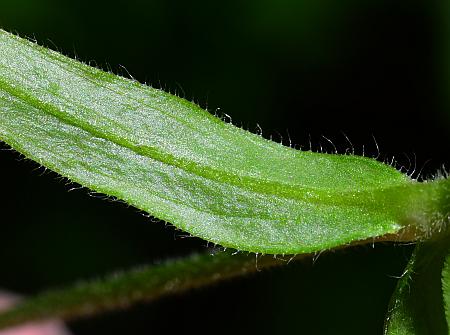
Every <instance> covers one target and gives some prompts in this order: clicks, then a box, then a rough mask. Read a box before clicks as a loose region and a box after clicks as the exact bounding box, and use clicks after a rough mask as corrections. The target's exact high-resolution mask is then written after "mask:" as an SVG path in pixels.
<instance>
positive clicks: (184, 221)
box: [0, 31, 448, 254]
mask: <svg viewBox="0 0 450 335" xmlns="http://www.w3.org/2000/svg"><path fill="white" fill-rule="evenodd" d="M0 139H1V140H3V141H5V142H6V143H8V144H9V145H11V147H13V148H14V149H16V150H17V151H19V152H21V153H23V154H24V155H25V156H26V157H28V158H31V159H33V160H35V161H37V162H38V163H39V164H42V165H44V166H45V167H48V168H50V169H52V170H54V171H56V172H58V173H60V174H61V175H62V176H64V177H67V178H69V179H70V180H71V181H74V182H77V183H80V184H81V185H83V186H86V187H88V188H90V189H93V190H96V191H99V192H102V193H105V194H107V195H110V196H114V197H117V198H118V199H121V200H124V201H126V202H127V203H129V204H131V205H134V206H136V207H137V208H139V209H142V210H144V211H146V212H148V213H150V214H152V215H154V216H156V217H157V218H159V219H162V220H165V221H168V222H170V223H173V224H174V225H176V226H177V227H178V228H180V229H183V230H185V231H187V232H189V233H191V234H193V235H195V236H199V237H202V238H204V239H206V240H208V241H211V242H213V243H218V244H221V245H223V246H226V247H232V248H236V249H240V250H246V251H252V252H259V253H274V254H280V253H282V254H289V253H294V254H295V253H307V252H314V251H319V250H323V249H327V248H332V247H336V246H340V245H343V244H347V243H350V242H353V241H358V240H364V239H372V238H376V237H378V236H382V235H385V234H396V233H398V232H399V231H400V230H401V229H402V228H403V227H405V226H407V225H414V229H412V230H409V233H410V232H412V234H413V235H410V234H409V233H406V235H405V236H400V237H399V236H394V237H389V238H393V239H399V238H404V239H406V240H411V239H414V238H416V234H417V233H419V234H424V233H428V232H429V230H430V229H431V228H433V227H432V226H433V225H434V224H435V223H440V218H441V217H442V216H445V215H446V212H442V208H441V207H442V206H441V200H442V196H443V193H442V192H443V190H445V189H446V187H447V186H448V182H447V181H438V182H435V183H426V184H422V183H417V182H415V181H414V180H411V179H410V178H408V177H407V176H405V175H403V174H401V173H400V172H398V171H397V170H395V169H394V168H392V167H391V166H388V165H385V164H381V163H379V162H377V161H376V160H374V159H371V158H365V157H358V156H354V155H331V154H322V153H312V152H305V151H298V150H294V149H291V148H287V147H283V146H282V145H280V144H278V143H274V142H271V141H268V140H265V139H263V138H262V137H261V136H258V135H256V134H252V133H249V132H247V131H244V130H242V129H240V128H237V127H234V126H233V125H231V124H228V123H225V122H223V121H221V120H220V119H218V118H217V117H214V116H212V115H210V114H209V113H207V112H205V111H204V110H202V109H201V108H199V107H198V106H197V105H195V104H193V103H190V102H188V101H186V100H183V99H180V98H178V97H175V96H173V95H170V94H168V93H165V92H163V91H161V90H157V89H153V88H150V87H147V86H144V85H141V84H139V83H137V82H135V81H133V80H127V79H124V78H122V77H118V76H115V75H113V74H111V73H106V72H103V71H100V70H98V69H96V68H92V67H89V66H87V65H85V64H82V63H80V62H77V61H75V60H71V59H69V58H67V57H64V56H62V55H60V54H58V53H56V52H53V51H51V50H48V49H45V48H42V47H40V46H38V45H36V44H33V43H30V42H28V41H26V40H24V39H21V38H19V37H17V36H14V35H12V34H9V33H7V32H5V31H0ZM446 185H447V186H446ZM446 191H448V187H447V190H446ZM445 210H447V209H445ZM438 226H439V225H438Z"/></svg>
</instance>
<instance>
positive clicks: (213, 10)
mask: <svg viewBox="0 0 450 335" xmlns="http://www.w3.org/2000/svg"><path fill="white" fill-rule="evenodd" d="M447 11H448V8H444V5H443V4H442V3H441V2H438V1H427V2H425V1H406V0H405V1H400V0H399V1H387V0H386V1H382V0H378V1H375V0H373V1H372V0H365V1H352V0H339V1H338V0H333V1H332V0H323V1H317V0H316V1H312V0H311V1H288V0H278V1H268V0H259V1H257V0H246V1H226V2H215V1H175V0H172V1H163V0H158V1H137V0H129V1H117V2H115V3H113V2H108V1H86V0H80V1H57V0H2V1H1V2H0V27H2V28H3V29H6V30H8V31H12V32H17V33H19V34H20V35H21V36H28V37H31V38H35V39H37V40H38V41H39V43H40V44H43V45H46V46H48V47H50V48H53V49H56V50H59V51H61V52H63V53H64V54H66V55H69V56H71V57H75V56H76V57H78V58H79V59H81V60H84V61H87V62H88V61H90V62H91V64H96V65H97V66H99V67H101V68H104V69H112V70H113V71H114V72H116V73H119V74H123V75H124V76H128V73H130V74H131V75H132V76H133V77H134V78H136V79H138V80H139V81H142V82H147V83H149V84H151V85H153V86H155V87H162V88H164V89H166V90H168V91H171V92H173V93H177V94H179V95H181V96H183V97H185V98H187V99H189V100H194V101H196V102H197V103H199V104H200V105H201V106H202V107H204V108H207V109H208V110H209V111H210V112H211V113H218V114H220V113H226V114H229V115H231V116H232V119H233V123H234V124H236V125H239V126H241V125H242V126H243V127H244V128H246V129H249V130H250V131H255V130H256V128H257V124H259V125H260V126H261V128H262V129H263V136H265V137H269V136H270V135H273V137H274V139H275V140H277V141H281V140H282V139H283V141H284V143H285V144H286V145H287V144H288V143H289V140H288V138H289V137H290V139H291V141H292V142H293V143H295V144H297V146H298V147H302V148H304V149H309V142H310V140H309V139H310V138H311V143H312V149H313V150H315V151H317V150H320V148H321V147H322V150H325V151H332V150H333V147H332V146H331V145H330V144H329V143H328V142H327V141H326V140H325V139H324V138H323V137H322V136H325V137H327V138H329V139H331V140H332V141H333V142H334V144H335V145H336V146H337V148H338V150H339V151H340V152H345V150H346V149H348V148H349V143H348V142H347V141H346V139H345V136H344V135H343V134H344V133H345V134H346V135H347V136H348V138H349V139H350V140H351V142H352V143H353V146H354V149H355V151H356V152H357V153H362V147H363V146H364V148H365V149H364V150H365V154H366V155H372V156H377V155H378V152H377V149H376V145H375V141H374V139H373V137H375V138H376V141H377V143H378V145H379V148H380V153H381V155H380V158H379V159H380V160H387V161H391V159H392V157H394V159H395V161H397V167H398V168H400V166H404V167H405V169H409V172H412V171H413V170H414V166H415V167H416V169H415V171H416V172H415V174H414V175H413V177H415V178H417V177H418V172H419V171H421V172H422V174H421V175H422V176H425V177H427V176H430V175H432V174H433V173H435V172H436V170H437V169H438V168H440V167H441V166H442V165H443V164H447V166H449V163H450V162H449V146H448V143H449V139H450V132H449V130H450V111H449V99H448V93H447V92H448V88H449V87H448V86H449V85H448V79H449V78H450V76H449V73H450V71H449V70H448V68H449V66H448V65H449V61H448V59H449V57H448V56H449V52H448V51H449V49H448V39H449V37H450V35H449V34H448V31H450V30H448V26H447V21H448V17H446V13H447ZM124 68H126V70H124ZM3 148H6V146H3ZM0 183H1V192H0V210H1V214H2V217H1V221H0V264H1V268H0V287H2V288H4V289H7V290H11V291H15V292H18V293H22V294H33V293H35V292H38V291H40V290H42V289H46V288H49V287H55V286H56V287H59V286H62V285H64V284H68V283H72V282H74V281H76V280H80V279H89V278H96V277H98V276H100V275H103V274H107V273H110V272H112V271H115V270H120V269H126V268H130V267H133V266H136V265H140V264H151V263H154V262H155V261H157V260H161V259H165V258H168V257H176V256H183V255H187V254H189V253H190V252H192V251H206V246H205V245H206V243H205V242H204V241H201V240H198V239H194V238H189V239H183V238H181V236H182V234H180V233H178V232H176V231H175V230H174V229H172V228H170V227H165V226H164V225H162V224H154V223H151V222H150V221H149V219H148V218H146V217H144V216H143V215H142V213H140V212H139V211H138V210H135V209H133V208H127V207H126V206H125V205H123V204H120V203H111V202H107V201H105V200H102V199H101V198H96V197H92V196H89V195H88V193H87V192H86V191H84V190H79V191H72V192H68V190H69V189H70V188H71V187H72V186H73V185H72V186H68V185H66V184H65V182H63V181H61V180H60V179H58V178H57V176H56V175H55V174H52V173H49V172H46V173H43V169H42V168H39V166H37V165H36V164H35V163H33V162H30V161H26V160H24V159H23V158H21V156H20V155H19V154H17V153H13V152H11V151H8V150H5V151H0ZM410 252H411V247H410V246H392V245H376V246H375V248H372V247H371V246H365V247H357V248H353V249H352V250H343V251H338V252H334V253H329V254H325V255H322V256H320V257H319V259H318V260H317V261H316V262H315V263H314V264H313V262H312V260H307V261H302V262H298V263H295V264H290V265H289V266H286V267H284V268H282V269H276V270H271V271H267V272H263V273H258V274H256V275H254V276H251V277H249V278H243V279H238V280H234V281H232V282H228V283H224V284H221V285H220V286H217V287H214V288H204V289H201V290H198V291H194V292H190V293H188V294H186V295H183V296H175V297H169V298H165V299H163V300H161V301H158V302H155V303H152V304H147V305H140V306H136V307H134V308H131V309H130V310H127V311H123V312H115V313H110V314H106V315H104V316H99V317H94V318H89V319H85V320H80V321H76V322H71V323H70V324H69V326H70V328H71V329H72V331H73V332H74V334H80V335H82V334H102V333H108V334H124V333H125V334H127V333H134V334H141V333H142V334H143V333H150V332H152V333H154V334H162V333H167V332H169V333H170V332H175V331H187V330H193V331H197V332H215V333H223V332H235V333H236V332H238V333H244V332H246V333H256V332H259V333H269V332H277V333H285V334H291V333H305V334H361V333H364V334H380V333H381V328H382V323H383V317H384V313H385V312H386V309H387V304H388V301H389V297H390V294H391V293H392V290H393V289H394V287H395V283H396V279H395V276H398V275H400V274H401V273H402V271H403V267H404V265H405V262H406V261H407V258H408V255H409V253H410Z"/></svg>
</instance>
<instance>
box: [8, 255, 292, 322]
mask: <svg viewBox="0 0 450 335" xmlns="http://www.w3.org/2000/svg"><path fill="white" fill-rule="evenodd" d="M277 264H278V265H279V264H285V262H283V261H281V260H277V259H275V258H273V257H271V256H260V257H257V258H256V259H255V255H254V254H252V255H247V254H237V255H231V253H229V252H221V253H216V254H214V255H211V254H203V255H193V256H190V257H187V258H185V259H178V260H171V261H167V262H165V263H162V264H159V265H154V266H146V267H142V268H139V269H135V270H132V271H128V272H123V273H116V274H113V275H111V276H109V277H106V278H104V279H101V280H94V281H90V282H82V283H79V284H76V285H74V286H72V287H68V288H65V289H64V288H63V289H59V290H52V291H48V292H44V293H41V294H39V295H37V296H35V297H31V298H29V299H27V300H24V301H23V302H22V303H20V304H18V305H16V306H15V307H14V308H13V309H10V310H8V311H6V312H4V313H2V314H0V328H5V327H10V326H14V325H17V324H22V323H26V322H31V321H36V320H42V319H47V318H62V319H64V320H71V319H75V318H79V317H83V316H88V315H93V314H96V313H100V312H104V311H108V310H114V309H118V308H124V307H127V306H129V305H131V304H135V303H138V302H143V301H150V300H155V299H158V298H160V297H163V296H167V295H171V294H176V293H180V292H183V291H187V290H189V289H195V288H198V287H202V286H206V285H212V284H214V283H217V282H220V281H223V280H226V279H230V278H233V277H238V276H242V275H245V274H250V273H253V272H257V271H259V270H260V269H263V268H268V267H272V266H275V265H277Z"/></svg>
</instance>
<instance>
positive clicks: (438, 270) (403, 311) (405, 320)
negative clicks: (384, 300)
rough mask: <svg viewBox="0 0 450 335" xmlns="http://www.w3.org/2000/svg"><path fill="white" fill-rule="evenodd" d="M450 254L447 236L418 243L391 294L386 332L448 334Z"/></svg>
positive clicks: (406, 334) (397, 333)
mask: <svg viewBox="0 0 450 335" xmlns="http://www.w3.org/2000/svg"><path fill="white" fill-rule="evenodd" d="M449 257H450V237H449V236H448V235H446V236H445V237H443V236H438V237H436V238H433V239H432V240H429V241H427V242H424V243H421V244H418V245H417V246H416V249H415V250H414V253H413V255H412V257H411V259H410V261H409V263H408V266H407V268H406V270H405V272H404V274H403V276H402V278H401V279H400V280H399V283H398V285H397V288H396V292H395V293H394V295H393V297H392V300H391V305H390V307H389V312H388V316H387V319H386V326H385V334H386V335H426V334H433V335H441V334H442V335H444V334H445V335H448V334H449V329H448V320H449V318H448V308H447V309H446V310H444V301H445V304H446V306H448V302H449V292H448V285H449V283H450V281H449V273H450V272H449V267H448V259H449ZM444 261H446V265H445V267H444ZM442 284H443V287H444V297H443V290H442ZM446 313H447V319H446Z"/></svg>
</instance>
